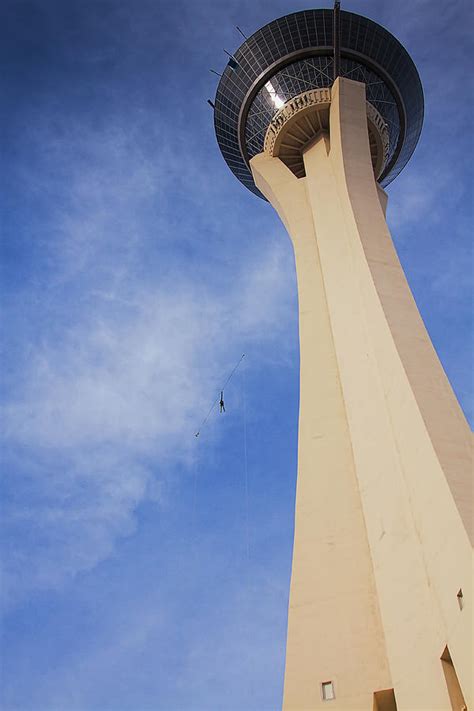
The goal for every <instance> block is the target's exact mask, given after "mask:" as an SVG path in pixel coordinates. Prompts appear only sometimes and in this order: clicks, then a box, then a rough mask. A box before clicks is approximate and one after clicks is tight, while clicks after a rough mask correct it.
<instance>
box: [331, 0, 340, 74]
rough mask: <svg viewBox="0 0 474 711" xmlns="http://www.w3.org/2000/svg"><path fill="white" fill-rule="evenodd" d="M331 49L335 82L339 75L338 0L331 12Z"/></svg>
mask: <svg viewBox="0 0 474 711" xmlns="http://www.w3.org/2000/svg"><path fill="white" fill-rule="evenodd" d="M332 36H333V47H334V74H333V78H334V81H336V79H337V77H338V76H339V75H340V73H341V3H340V0H335V2H334V10H333V25H332Z"/></svg>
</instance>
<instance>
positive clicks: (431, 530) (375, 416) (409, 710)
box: [251, 79, 473, 711]
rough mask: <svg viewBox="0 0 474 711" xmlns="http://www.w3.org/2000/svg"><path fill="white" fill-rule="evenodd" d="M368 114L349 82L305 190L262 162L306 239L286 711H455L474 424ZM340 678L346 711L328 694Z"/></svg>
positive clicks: (466, 589) (290, 226)
mask: <svg viewBox="0 0 474 711" xmlns="http://www.w3.org/2000/svg"><path fill="white" fill-rule="evenodd" d="M365 112H366V109H365V87H364V85H362V84H359V83H357V82H353V81H350V80H347V79H344V80H342V79H339V80H337V82H336V83H335V85H334V87H333V89H332V103H331V108H330V139H329V141H330V143H329V141H328V139H327V138H324V137H321V138H320V140H319V141H317V142H316V143H315V144H313V145H312V146H310V147H309V149H308V150H307V151H306V152H305V154H304V164H305V170H306V177H305V178H301V179H297V178H296V177H295V176H294V175H293V174H292V173H291V172H290V171H289V170H288V169H287V168H286V166H284V165H283V163H281V161H280V160H279V159H278V158H271V157H269V156H267V155H266V154H260V155H259V156H256V157H255V158H253V159H252V161H251V168H252V172H253V175H254V179H255V182H256V184H257V186H258V187H259V189H260V190H261V191H262V192H263V193H264V194H265V196H266V197H267V198H268V199H269V200H270V202H271V203H272V205H273V206H274V207H275V208H276V209H277V211H278V213H279V215H280V217H281V218H282V220H283V222H284V224H285V225H286V227H287V230H288V232H289V234H290V237H291V239H292V242H293V245H294V249H295V258H296V268H297V275H298V294H299V311H300V353H301V376H300V388H301V394H300V398H301V404H300V424H299V453H298V485H297V500H296V517H295V542H294V557H293V569H292V580H291V590H290V609H289V620H288V642H287V663H286V674H285V695H284V708H285V709H287V710H290V709H301V710H302V709H307V710H309V709H317V708H325V707H326V706H327V705H328V704H332V707H333V708H337V709H352V710H353V711H355V710H356V709H371V708H372V707H373V704H374V703H376V701H377V699H375V701H374V693H375V692H381V691H383V690H388V689H391V688H393V689H394V691H395V698H396V702H397V707H398V709H399V711H400V710H401V709H404V710H406V711H415V709H429V710H431V711H435V709H439V710H440V711H441V710H443V711H444V709H450V708H451V703H450V697H449V694H448V689H447V685H446V680H445V676H444V673H443V668H442V663H441V660H440V657H441V654H442V653H443V650H444V649H445V647H446V646H448V647H449V650H450V654H451V658H452V662H453V665H454V668H455V670H456V672H457V677H458V679H459V683H460V686H461V688H462V692H463V694H464V698H465V700H466V703H467V706H468V708H469V707H471V706H472V703H473V699H472V688H471V681H472V678H471V676H472V646H471V644H472V637H471V633H472V577H471V575H472V544H471V543H470V540H469V534H470V531H471V528H470V527H471V524H472V488H470V487H472V479H471V471H470V466H469V465H470V458H469V456H470V455H469V450H468V447H469V429H468V427H467V425H466V423H465V420H464V418H463V415H462V413H461V411H460V409H459V406H458V404H457V402H456V399H455V397H454V395H453V393H452V391H451V388H450V386H449V383H448V381H447V379H446V376H445V374H444V372H443V370H442V367H441V365H440V363H439V361H438V358H437V356H436V354H435V352H434V349H433V347H432V345H431V342H430V339H429V337H428V334H427V333H426V330H425V328H424V326H423V323H422V321H421V318H420V316H419V314H418V311H417V308H416V305H415V302H414V300H413V297H412V295H411V293H410V290H409V287H408V285H407V283H406V280H405V277H404V274H403V271H402V268H401V266H400V263H399V261H398V258H397V256H396V253H395V250H394V248H393V244H392V241H391V238H390V234H389V231H388V228H387V225H386V222H385V217H384V207H385V204H386V196H385V193H383V191H381V190H380V188H378V186H377V184H376V182H375V180H374V176H373V171H372V166H371V162H370V151H369V145H368V137H367V119H366V113H365ZM435 404H436V407H435ZM470 507H471V508H470ZM460 588H462V590H463V602H464V607H463V609H462V610H461V609H460V607H459V604H458V599H457V597H456V595H457V592H458V590H459V589H460ZM328 680H331V681H333V683H334V689H335V695H336V698H335V700H334V701H331V702H328V701H324V700H323V699H322V696H321V683H322V682H324V681H328ZM377 698H379V699H381V698H382V696H381V695H380V694H379V696H378V697H377Z"/></svg>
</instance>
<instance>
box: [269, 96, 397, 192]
mask: <svg viewBox="0 0 474 711" xmlns="http://www.w3.org/2000/svg"><path fill="white" fill-rule="evenodd" d="M330 104H331V89H330V88H329V87H327V88H324V89H310V90H309V91H305V92H303V93H302V94H298V96H295V97H294V98H293V99H290V101H287V102H286V104H283V106H282V107H281V108H280V109H279V110H278V111H277V113H276V114H275V116H274V117H273V118H272V120H271V122H270V125H269V126H268V129H267V132H266V134H265V141H264V151H265V152H266V153H268V154H269V155H271V156H272V157H275V158H276V157H278V158H280V159H281V160H282V161H283V163H285V165H287V166H288V168H290V170H291V171H292V172H293V173H294V174H295V175H296V177H297V178H302V177H304V176H305V175H306V173H305V168H304V160H303V152H304V151H305V150H306V148H308V147H309V145H310V144H311V143H312V142H313V141H314V140H315V139H316V138H317V137H318V136H319V134H320V133H321V132H328V131H329V107H330ZM366 106H367V130H368V133H369V145H370V155H371V159H372V167H373V169H374V175H375V178H376V180H377V179H378V178H379V177H380V175H381V173H382V171H383V170H384V168H385V166H386V165H387V161H388V157H389V151H390V139H389V133H388V127H387V124H386V123H385V121H384V119H383V118H382V116H381V115H380V113H379V112H378V111H377V109H376V108H375V107H374V106H373V105H372V104H371V103H370V102H369V101H367V102H366Z"/></svg>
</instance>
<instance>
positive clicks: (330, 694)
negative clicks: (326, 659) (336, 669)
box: [321, 681, 336, 701]
mask: <svg viewBox="0 0 474 711" xmlns="http://www.w3.org/2000/svg"><path fill="white" fill-rule="evenodd" d="M321 696H322V697H323V701H331V700H332V699H335V698H336V694H335V693H334V684H333V683H332V681H323V683H322V684H321Z"/></svg>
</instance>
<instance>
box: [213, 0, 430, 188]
mask: <svg viewBox="0 0 474 711" xmlns="http://www.w3.org/2000/svg"><path fill="white" fill-rule="evenodd" d="M333 44H334V36H333V11H332V10H305V11H302V12H296V13H293V14H291V15H286V16H284V17H281V18H279V19H277V20H274V21H273V22H270V23H269V24H268V25H265V26H264V27H262V28H261V29H259V30H257V32H255V33H254V34H253V35H252V36H251V37H249V38H248V39H247V40H246V41H245V42H244V43H243V44H242V45H241V46H240V47H239V48H238V50H237V51H236V52H235V53H234V54H233V56H232V57H231V59H230V60H229V63H228V64H227V66H226V68H225V70H224V72H223V74H222V77H221V80H220V82H219V85H218V87H217V92H216V97H215V102H214V104H215V111H214V125H215V130H216V136H217V141H218V144H219V147H220V149H221V152H222V155H223V156H224V159H225V161H226V162H227V164H228V166H229V168H230V169H231V170H232V172H233V173H234V175H235V176H236V177H237V178H238V179H239V180H240V181H241V182H242V183H243V184H244V185H245V186H246V187H247V188H249V190H251V191H252V192H253V193H255V194H256V195H258V196H260V197H263V196H262V194H261V193H260V191H259V190H258V188H257V187H256V186H255V183H254V181H253V178H252V174H251V172H250V168H249V161H250V159H251V158H253V156H255V155H257V154H258V153H261V152H262V151H263V150H265V149H267V150H268V146H269V145H270V143H271V136H270V134H271V133H272V129H271V127H272V126H273V127H275V126H276V125H278V121H279V118H281V116H282V115H285V116H286V117H287V118H288V116H289V114H290V113H292V112H294V113H298V114H299V117H298V119H297V120H296V121H295V127H294V128H296V130H293V132H292V133H293V134H294V135H296V136H297V137H298V138H299V141H300V142H299V144H298V141H297V140H296V139H293V141H291V140H290V141H289V142H288V140H286V141H285V143H286V146H288V145H290V148H288V147H287V148H285V146H283V147H280V148H279V151H280V152H279V153H275V152H272V155H279V157H280V158H281V159H282V160H283V161H284V162H285V163H286V164H287V165H288V167H290V169H291V170H293V172H294V173H295V175H297V176H298V177H302V175H304V166H303V161H302V159H301V149H302V148H304V146H305V144H307V143H308V142H310V141H311V137H312V135H315V134H316V133H317V131H319V130H325V126H324V121H325V120H326V114H327V112H328V108H329V105H330V92H329V93H328V94H327V95H326V97H327V102H326V104H325V105H324V102H323V101H321V100H320V96H321V94H319V95H318V100H317V101H315V102H313V103H314V104H319V105H318V107H317V109H318V110H317V116H316V115H315V111H313V110H310V109H309V108H307V109H306V110H304V111H301V109H303V108H304V107H303V105H302V103H301V102H302V101H303V102H306V104H305V106H307V107H309V104H310V103H311V102H312V99H311V96H313V97H315V96H316V94H315V92H314V90H325V89H329V88H330V87H331V86H332V84H333V80H334V70H333V64H334V48H333ZM340 56H341V59H340V76H342V77H348V78H349V79H354V80H356V81H359V82H363V83H364V84H365V86H366V99H367V116H368V129H369V140H370V144H371V152H372V158H373V161H372V162H373V167H374V172H375V177H376V179H377V180H378V182H379V183H380V185H381V186H382V187H385V186H387V185H388V184H389V183H390V182H391V181H392V180H393V179H394V178H395V177H396V176H397V175H398V174H399V173H400V171H401V170H402V169H403V168H404V166H405V165H406V163H407V162H408V160H409V159H410V157H411V155H412V153H413V151H414V149H415V146H416V144H417V142H418V139H419V136H420V133H421V128H422V124H423V113H424V101H423V90H422V86H421V82H420V78H419V76H418V72H417V70H416V67H415V65H414V63H413V61H412V59H411V58H410V56H409V54H408V53H407V51H406V50H405V49H404V47H403V46H402V45H401V44H400V42H398V40H396V39H395V37H393V35H391V34H390V32H388V31H387V30H385V29H384V28H383V27H381V26H380V25H378V24H376V23H375V22H373V21H372V20H369V19H367V18H365V17H362V16H361V15H356V14H354V13H351V12H345V11H342V12H341V13H340ZM291 107H293V108H291ZM295 107H298V111H297V112H295ZM325 111H326V114H325ZM304 116H306V118H304ZM308 122H309V124H313V134H312V133H311V130H310V126H308ZM301 130H303V133H301ZM305 132H306V139H305V137H304V133H305ZM267 134H268V135H267ZM291 143H293V146H291ZM277 144H278V142H277ZM298 145H299V146H300V148H299V149H298ZM291 148H293V150H291ZM298 154H299V156H298Z"/></svg>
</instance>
